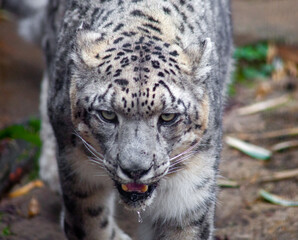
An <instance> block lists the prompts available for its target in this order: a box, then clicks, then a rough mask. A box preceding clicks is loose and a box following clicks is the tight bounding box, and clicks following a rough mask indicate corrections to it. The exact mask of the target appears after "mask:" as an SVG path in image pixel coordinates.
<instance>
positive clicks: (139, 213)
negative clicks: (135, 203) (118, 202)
mask: <svg viewBox="0 0 298 240" xmlns="http://www.w3.org/2000/svg"><path fill="white" fill-rule="evenodd" d="M142 211H143V212H145V211H146V208H145V207H143V208H142ZM137 214H138V222H139V223H142V222H143V219H142V215H141V211H140V210H137Z"/></svg>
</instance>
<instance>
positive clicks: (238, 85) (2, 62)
mask: <svg viewBox="0 0 298 240" xmlns="http://www.w3.org/2000/svg"><path fill="white" fill-rule="evenodd" d="M231 2H232V17H233V24H234V42H235V53H234V59H235V72H234V74H233V77H232V80H231V84H230V87H229V90H228V96H227V102H226V110H225V115H224V149H223V154H222V156H223V157H222V158H223V160H222V164H221V177H220V178H219V182H218V184H219V186H220V191H219V204H218V207H217V216H216V226H217V231H216V239H217V240H234V239H239V240H246V239H247V240H249V239H262V240H263V239H264V240H265V239H268V240H269V239H270V240H271V239H279V240H295V239H298V230H297V229H298V208H297V206H298V1H297V0H249V1H248V0H232V1H231ZM16 21H17V17H16V16H14V15H12V14H11V13H9V12H7V11H4V10H1V9H0V239H38V240H41V239H57V240H59V239H64V237H63V234H62V232H61V230H60V227H59V211H60V208H61V207H60V199H59V196H58V195H57V194H55V193H53V192H51V191H50V190H49V189H48V188H47V187H46V186H43V184H42V183H41V182H39V181H38V162H37V159H38V155H39V149H40V146H41V142H40V139H39V128H40V121H39V113H38V112H39V111H38V105H39V91H40V82H41V78H42V72H43V67H44V61H43V56H42V52H41V51H40V49H39V48H38V47H37V46H34V45H32V44H30V43H28V42H25V41H24V40H22V39H21V38H20V37H19V36H18V34H17V25H16ZM24 186H25V188H24ZM125 214H127V213H123V212H120V213H118V214H117V219H118V220H119V222H120V225H122V226H123V227H124V228H125V229H126V231H127V232H129V233H131V235H133V236H134V228H133V224H134V222H135V221H137V215H136V214H134V215H133V216H134V217H133V218H132V220H131V221H129V222H127V221H126V220H125V217H124V215H125ZM33 225H34V226H39V230H36V229H35V228H32V227H31V226H33Z"/></svg>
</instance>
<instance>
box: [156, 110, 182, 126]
mask: <svg viewBox="0 0 298 240" xmlns="http://www.w3.org/2000/svg"><path fill="white" fill-rule="evenodd" d="M177 117H178V114H176V113H164V114H161V115H160V118H159V121H160V123H162V124H171V123H173V122H174V121H175V120H176V119H177Z"/></svg>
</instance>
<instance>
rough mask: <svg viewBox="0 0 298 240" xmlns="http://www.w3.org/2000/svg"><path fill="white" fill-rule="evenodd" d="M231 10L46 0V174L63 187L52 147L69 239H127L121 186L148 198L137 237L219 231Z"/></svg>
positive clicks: (201, 4)
mask: <svg viewBox="0 0 298 240" xmlns="http://www.w3.org/2000/svg"><path fill="white" fill-rule="evenodd" d="M229 11H230V10H229V1H228V0H212V1H211V0H196V1H190V0H163V1H161V0H150V1H149V0H127V1H126V0H125V1H123V0H101V1H99V0H98V1H95V0H86V1H78V0H68V1H66V0H65V1H58V0H52V1H49V3H48V6H47V10H46V12H47V13H46V16H45V21H44V25H43V26H44V27H43V29H44V32H45V34H44V37H43V47H44V52H45V56H46V61H47V69H46V72H45V77H44V84H43V97H42V109H43V110H42V111H43V118H44V122H43V138H44V147H43V153H42V156H41V174H42V177H44V179H46V180H47V182H49V184H50V185H51V186H52V187H54V188H55V189H58V188H59V187H58V186H59V184H58V177H57V175H56V174H53V172H54V171H55V166H56V165H55V162H53V159H54V158H53V149H55V146H56V149H57V151H56V156H57V160H58V161H57V162H58V169H59V174H60V183H61V190H62V196H63V200H64V220H63V225H64V231H65V234H66V236H67V237H68V239H76V240H79V239H88V240H90V239H101V240H108V239H122V240H123V239H131V238H130V237H129V236H127V235H126V234H125V233H123V231H122V230H120V229H119V228H118V226H117V225H116V223H115V221H114V219H113V215H114V200H115V198H118V197H119V196H120V199H121V200H122V203H123V205H124V206H126V207H127V208H129V209H131V210H140V209H143V208H146V211H145V212H144V213H142V215H143V219H144V221H143V223H140V224H139V230H138V231H139V233H140V234H139V239H142V240H153V239H154V240H156V239H158V240H174V239H175V240H193V239H202V240H203V239H204V240H206V239H212V236H213V230H214V224H213V218H214V209H215V204H216V192H217V187H216V176H217V172H218V163H219V159H220V150H221V134H222V127H221V117H222V108H223V96H224V91H225V86H226V82H227V79H228V78H229V73H230V65H231V60H230V56H231V23H230V16H229V15H230V13H229ZM46 105H47V108H46ZM44 109H47V113H46V111H45V110H44ZM105 114H106V115H107V114H108V117H106V115H105ZM163 116H165V117H168V116H171V117H172V118H170V121H164V120H163ZM54 140H55V141H54ZM48 166H52V170H51V171H47V167H48ZM51 175H53V176H51ZM130 183H138V184H141V185H142V186H144V185H146V186H149V187H148V190H147V191H146V192H145V193H142V194H141V193H139V192H137V193H136V192H129V193H128V192H126V191H125V188H123V187H122V188H121V184H126V185H127V184H130ZM123 189H124V190H123Z"/></svg>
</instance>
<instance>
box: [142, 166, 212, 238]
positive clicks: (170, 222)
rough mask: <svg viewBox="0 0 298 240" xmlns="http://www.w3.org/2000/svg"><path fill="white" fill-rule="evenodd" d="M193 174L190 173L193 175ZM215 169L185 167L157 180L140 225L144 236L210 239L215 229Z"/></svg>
mask: <svg viewBox="0 0 298 240" xmlns="http://www.w3.org/2000/svg"><path fill="white" fill-rule="evenodd" d="M192 174H193V175H192ZM215 179H216V173H215V171H213V170H210V171H208V169H207V171H206V172H205V173H204V174H195V171H194V172H191V170H190V171H189V172H187V171H185V172H184V173H183V172H181V173H179V175H177V176H174V177H173V178H170V177H169V179H166V180H165V181H163V182H162V183H161V184H160V188H159V189H158V194H157V198H156V199H155V202H154V203H153V205H152V207H149V209H148V211H147V210H146V212H145V214H146V216H144V219H145V221H146V222H144V224H143V225H142V226H141V229H140V233H141V232H142V228H143V230H144V233H146V234H147V238H144V240H211V239H213V230H214V211H215V203H216V201H215V200H216V189H217V186H216V180H215ZM147 214H148V215H147Z"/></svg>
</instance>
